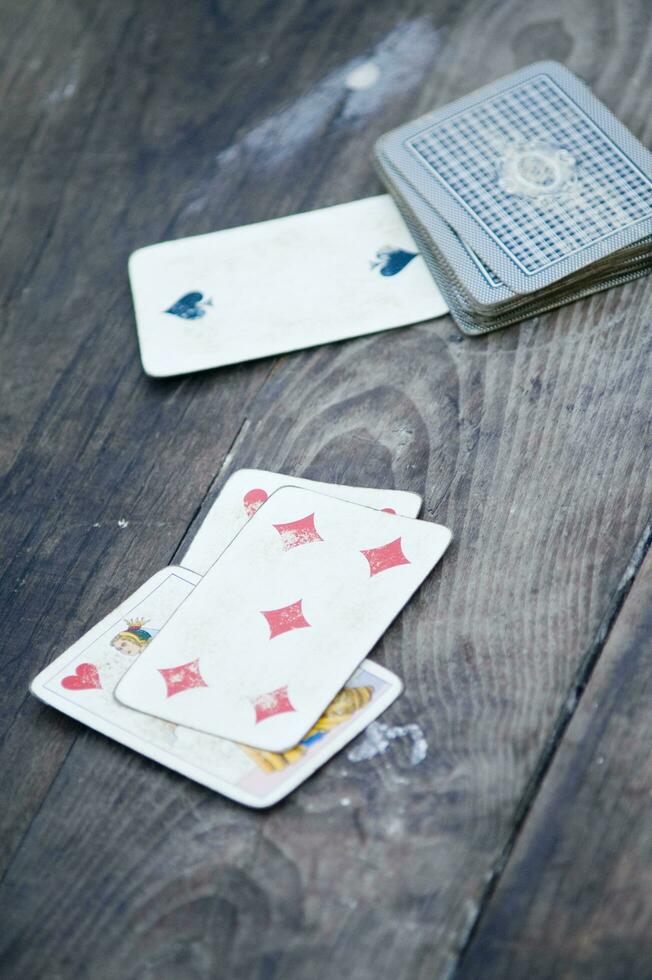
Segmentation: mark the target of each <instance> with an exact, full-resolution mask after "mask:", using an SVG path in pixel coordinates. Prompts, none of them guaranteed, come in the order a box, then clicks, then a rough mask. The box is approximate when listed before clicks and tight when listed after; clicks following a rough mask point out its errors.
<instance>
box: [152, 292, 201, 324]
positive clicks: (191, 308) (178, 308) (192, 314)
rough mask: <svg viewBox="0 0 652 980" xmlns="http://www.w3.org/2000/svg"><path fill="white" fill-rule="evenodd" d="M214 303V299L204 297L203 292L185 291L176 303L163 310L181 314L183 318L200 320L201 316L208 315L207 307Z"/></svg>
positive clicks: (176, 314) (177, 314) (174, 314)
mask: <svg viewBox="0 0 652 980" xmlns="http://www.w3.org/2000/svg"><path fill="white" fill-rule="evenodd" d="M212 305H213V300H212V299H204V294H203V293H198V292H194V293H184V294H183V296H181V298H180V299H178V300H177V301H176V303H173V304H172V306H169V307H168V308H167V310H164V311H163V312H164V313H171V314H172V315H173V316H180V317H181V319H182V320H198V319H199V317H201V316H205V315H206V309H205V308H206V307H207V306H212Z"/></svg>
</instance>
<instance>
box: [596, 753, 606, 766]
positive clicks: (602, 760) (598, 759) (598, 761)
mask: <svg viewBox="0 0 652 980" xmlns="http://www.w3.org/2000/svg"><path fill="white" fill-rule="evenodd" d="M595 761H596V762H597V764H598V765H599V766H603V765H604V756H603V755H599V756H598V758H597V759H596V760H595Z"/></svg>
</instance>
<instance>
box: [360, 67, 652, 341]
mask: <svg viewBox="0 0 652 980" xmlns="http://www.w3.org/2000/svg"><path fill="white" fill-rule="evenodd" d="M376 162H377V165H378V169H379V172H380V174H381V177H382V179H383V180H384V181H385V183H386V185H387V187H388V189H389V190H390V192H391V193H392V194H393V196H394V198H395V200H396V202H397V204H398V206H399V208H400V210H401V213H402V214H403V217H404V218H405V221H406V223H407V224H408V226H409V228H410V230H411V232H412V235H413V237H414V239H415V241H416V242H417V245H418V246H419V249H420V250H421V252H422V255H423V257H424V259H425V261H426V263H427V265H428V267H429V269H430V271H431V273H432V275H433V277H434V279H435V281H436V282H437V284H438V286H439V288H440V290H441V292H442V294H443V296H444V298H445V299H446V302H447V303H448V305H449V308H450V312H451V313H452V315H453V317H454V318H455V320H456V321H457V323H458V325H459V326H460V328H461V329H462V330H463V331H465V332H466V333H471V334H473V333H476V334H477V333H485V332H487V331H489V330H495V329H497V328H499V327H503V326H507V325H508V324H510V323H514V322H517V321H519V320H523V319H525V318H527V317H531V316H534V315H536V314H538V313H541V312H544V311H545V310H549V309H552V308H554V307H556V306H560V305H562V304H564V303H567V302H569V301H570V300H573V299H577V298H579V297H581V296H586V295H589V294H590V293H593V292H596V291H598V290H602V289H606V288H608V287H610V286H613V285H617V284H619V283H623V282H627V281H628V280H630V279H635V278H637V277H638V276H642V275H645V274H646V273H647V272H649V271H650V267H651V266H652V156H651V155H650V153H649V152H648V151H647V150H646V149H645V148H644V147H643V146H642V145H641V144H640V143H639V142H638V140H636V139H635V137H634V136H633V135H632V134H631V133H630V132H629V131H628V130H627V129H625V127H624V126H623V125H622V124H621V123H619V122H618V120H616V119H615V118H614V116H613V115H612V114H611V113H610V112H609V111H608V110H607V109H606V108H605V106H604V105H602V104H601V103H600V102H599V101H598V100H597V99H596V98H595V97H594V96H593V95H592V93H591V92H590V91H589V89H588V88H587V87H586V86H585V85H584V84H583V83H582V82H580V81H579V80H578V79H577V78H576V77H575V76H574V75H573V74H572V73H571V72H570V71H568V69H566V68H564V67H563V66H562V65H559V64H557V63H556V62H541V63H538V64H534V65H530V66H529V67H527V68H524V69H522V70H520V71H517V72H515V73H514V74H513V75H510V76H508V77H507V78H503V79H501V80H499V81H497V82H494V83H493V84H491V85H488V86H486V87H485V88H482V89H480V90H479V91H477V92H474V93H472V94H471V95H468V96H466V97H464V98H462V99H460V100H458V101H457V102H454V103H453V104H451V105H449V106H445V107H444V108H443V109H439V110H437V111H435V112H432V113H430V114H429V115H426V116H423V117H421V118H420V119H417V120H415V121H413V122H410V123H408V124H406V125H403V126H401V127H399V128H398V129H396V130H393V131H392V132H390V133H388V134H386V135H385V136H383V137H381V139H380V140H379V141H378V143H377V146H376Z"/></svg>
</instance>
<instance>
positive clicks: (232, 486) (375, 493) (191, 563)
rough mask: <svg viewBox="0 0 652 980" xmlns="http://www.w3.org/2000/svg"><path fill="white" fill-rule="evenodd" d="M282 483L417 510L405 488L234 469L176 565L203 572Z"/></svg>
mask: <svg viewBox="0 0 652 980" xmlns="http://www.w3.org/2000/svg"><path fill="white" fill-rule="evenodd" d="M283 486H294V487H303V488H304V489H306V490H316V491H317V492H318V493H324V494H327V495H329V496H331V497H338V498H340V499H341V500H350V501H352V502H353V503H357V504H363V505H364V506H366V507H375V508H377V509H378V510H383V511H385V512H387V513H395V514H401V515H402V516H403V517H416V516H417V514H418V513H419V511H420V509H421V497H420V496H419V495H418V494H416V493H410V492H408V491H406V490H376V489H374V488H371V487H349V486H344V485H342V484H337V483H319V482H317V481H316V480H304V479H302V478H301V477H295V476H285V475H284V474H283V473H271V472H270V471H269V470H237V471H236V472H235V473H234V474H233V475H232V476H231V477H229V479H228V480H227V481H226V483H225V484H224V486H223V487H222V489H221V491H220V493H219V496H218V497H217V499H216V500H215V502H214V503H213V504H212V506H211V507H210V509H209V511H208V513H207V514H206V517H205V518H204V520H203V521H202V524H201V526H200V527H199V529H198V531H197V534H196V535H195V537H194V539H193V541H192V543H191V545H190V547H189V548H188V550H187V551H186V552H185V554H184V555H183V556H182V557H181V559H180V560H179V564H180V565H183V566H184V568H190V569H192V571H194V572H199V574H200V575H204V574H205V573H206V572H207V571H208V569H209V568H210V567H211V565H212V564H213V562H215V561H216V559H217V558H218V556H219V555H220V554H221V553H222V552H223V551H224V549H225V548H226V546H227V545H228V544H229V543H230V542H231V541H232V540H233V538H234V537H235V535H236V534H237V533H238V531H239V530H240V529H241V528H242V527H243V526H244V525H245V524H246V523H247V521H248V520H249V518H250V517H253V515H254V514H255V513H256V511H257V510H258V508H259V507H260V506H261V505H262V504H263V503H264V502H265V501H266V500H267V498H268V497H269V495H270V494H271V493H273V492H274V491H275V490H278V489H279V487H283Z"/></svg>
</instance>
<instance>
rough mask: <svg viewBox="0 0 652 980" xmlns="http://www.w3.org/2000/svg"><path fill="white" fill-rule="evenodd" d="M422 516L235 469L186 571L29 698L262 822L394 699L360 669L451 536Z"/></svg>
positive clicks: (44, 677)
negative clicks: (262, 812)
mask: <svg viewBox="0 0 652 980" xmlns="http://www.w3.org/2000/svg"><path fill="white" fill-rule="evenodd" d="M420 505H421V500H420V498H419V497H418V496H417V495H416V494H412V493H406V492H403V491H395V490H373V489H366V488H358V487H344V486H333V485H329V484H323V483H315V482H314V481H310V480H302V479H297V478H292V477H286V476H283V475H281V474H274V473H268V472H265V471H260V470H241V471H239V472H237V473H235V474H234V475H233V476H232V477H231V479H230V480H228V481H227V483H226V485H225V486H224V488H223V490H222V492H221V494H220V495H219V496H218V498H217V500H216V501H215V503H214V504H213V505H212V507H211V508H210V510H209V512H208V514H207V515H206V518H205V519H204V521H203V522H202V525H201V527H200V528H199V531H198V533H197V535H196V536H195V539H194V540H193V542H192V543H191V545H190V547H189V549H188V550H187V552H186V553H185V555H184V556H183V557H182V559H181V562H182V564H181V565H180V566H169V567H168V568H164V569H162V570H161V571H160V572H157V573H156V575H154V576H153V577H152V578H151V579H150V580H149V581H148V582H146V583H145V584H144V585H143V586H141V588H140V589H138V590H137V591H136V592H135V593H134V594H133V595H131V596H130V597H129V598H128V599H127V600H125V601H124V602H123V603H122V604H121V605H120V606H119V607H118V609H116V610H114V611H113V612H112V613H110V614H109V615H108V616H106V617H105V618H104V619H103V620H102V621H101V622H100V623H98V625H97V626H95V627H94V628H93V629H91V630H90V631H89V632H88V633H87V634H86V635H85V636H84V637H82V638H81V639H80V640H79V641H77V642H76V643H75V644H73V646H72V647H70V648H69V649H68V650H66V651H65V652H64V653H63V654H61V655H60V656H59V657H58V658H57V659H56V660H55V661H54V662H53V663H52V664H50V665H49V667H47V668H46V669H45V670H43V671H42V672H41V673H40V674H39V675H38V677H36V678H35V679H34V681H33V682H32V684H31V690H32V692H33V693H34V694H35V695H36V696H37V697H39V698H40V699H41V700H43V701H45V702H46V703H47V704H50V705H52V706H53V707H56V708H58V709H59V710H60V711H63V712H64V713H66V714H68V715H70V716H71V717H73V718H76V719H78V720H79V721H82V722H84V723H85V724H87V725H89V726H90V727H91V728H94V729H95V730H96V731H99V732H101V733H103V734H106V735H108V736H110V737H111V738H113V739H115V740H116V741H119V742H121V743H122V744H124V745H127V746H129V747H130V748H133V749H135V750H136V751H138V752H141V753H142V754H143V755H145V756H148V757H149V758H151V759H154V760H156V761H157V762H160V763H162V764H163V765H165V766H167V767H169V768H170V769H173V770H176V771H177V772H180V773H183V774H184V775H186V776H189V777H190V778H191V779H194V780H196V781H197V782H200V783H203V784H204V785H206V786H208V787H210V788H212V789H214V790H216V791H217V792H219V793H222V794H224V795H226V796H229V797H231V798H232V799H234V800H236V801H238V802H240V803H244V804H246V805H248V806H253V807H267V806H270V805H271V804H273V803H275V802H277V801H278V800H280V799H282V798H283V797H284V796H286V795H287V794H288V793H289V792H291V791H292V790H293V789H294V788H295V787H296V786H298V785H299V784H300V783H302V782H303V781H304V780H305V779H306V778H307V777H308V776H310V775H311V774H312V773H313V772H314V771H315V770H316V769H318V768H319V767H320V766H321V765H323V763H324V762H326V761H327V760H328V759H329V758H330V757H331V756H332V755H333V754H334V753H335V752H337V751H339V749H341V748H342V747H343V746H344V745H346V744H347V742H349V741H350V740H351V739H352V738H354V737H355V735H357V734H358V733H359V732H360V731H362V730H363V729H364V728H365V727H366V726H367V725H369V724H370V722H371V721H373V720H374V719H375V718H376V717H378V715H379V714H380V713H381V712H382V711H384V710H385V708H387V707H388V706H389V705H390V704H391V703H392V702H393V701H394V700H395V699H396V698H397V697H398V695H399V694H400V693H401V690H402V684H401V682H400V680H399V679H398V678H397V677H396V676H395V675H394V674H392V673H391V672H390V671H388V670H386V669H384V668H382V667H379V666H378V665H377V664H374V663H372V662H371V661H370V660H363V658H364V656H365V654H366V653H367V652H368V650H369V649H371V647H372V646H373V644H374V642H375V640H376V639H377V638H378V637H379V636H380V634H381V633H382V631H383V629H384V628H386V626H387V625H389V622H390V621H391V619H392V618H393V617H394V615H396V614H397V613H398V612H399V610H400V608H401V606H402V605H403V604H404V603H405V602H406V601H407V599H408V598H409V595H410V594H411V592H412V591H414V589H415V588H416V587H417V586H418V584H419V583H420V581H421V580H422V579H423V578H424V576H425V575H426V574H427V573H428V571H429V569H430V567H432V565H433V564H434V563H435V562H436V561H437V560H438V558H439V557H440V556H441V554H442V553H443V551H444V550H445V548H446V545H447V544H448V540H449V538H450V534H449V532H448V531H447V530H446V529H445V528H441V527H439V526H438V525H434V524H427V523H426V522H423V521H417V520H415V518H416V515H417V513H418V511H419V508H420ZM299 511H300V512H301V513H300V514H299V516H298V517H297V514H298V512H299ZM304 511H305V513H304ZM202 574H204V578H202ZM295 592H298V593H300V595H297V596H294V593H295ZM292 599H293V601H286V600H292ZM259 607H260V608H259ZM224 736H227V737H224Z"/></svg>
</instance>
